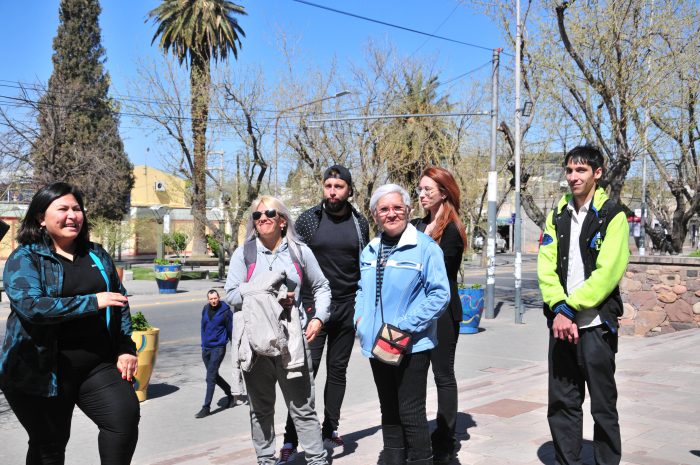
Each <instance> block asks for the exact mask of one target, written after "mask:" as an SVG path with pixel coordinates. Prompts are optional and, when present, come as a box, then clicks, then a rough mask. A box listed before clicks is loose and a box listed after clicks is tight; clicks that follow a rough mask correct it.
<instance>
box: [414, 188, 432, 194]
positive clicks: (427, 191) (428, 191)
mask: <svg viewBox="0 0 700 465" xmlns="http://www.w3.org/2000/svg"><path fill="white" fill-rule="evenodd" d="M434 190H435V188H434V187H416V189H415V192H416V195H420V193H421V192H425V195H430V194H431V193H432V192H433V191H434Z"/></svg>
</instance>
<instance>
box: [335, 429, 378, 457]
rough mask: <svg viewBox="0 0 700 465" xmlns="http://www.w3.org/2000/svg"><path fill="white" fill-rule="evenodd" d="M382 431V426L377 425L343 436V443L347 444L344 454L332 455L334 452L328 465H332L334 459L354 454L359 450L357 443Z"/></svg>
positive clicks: (343, 450)
mask: <svg viewBox="0 0 700 465" xmlns="http://www.w3.org/2000/svg"><path fill="white" fill-rule="evenodd" d="M381 429H382V427H381V425H377V426H372V427H371V428H365V429H363V430H360V431H353V432H352V433H347V434H343V441H344V442H345V446H344V447H343V449H342V452H340V453H339V454H332V452H331V453H329V454H328V463H329V464H332V463H333V459H337V458H340V457H345V456H346V455H350V454H352V453H353V452H355V451H356V450H357V441H359V440H360V439H363V438H366V437H367V436H372V435H374V434H375V433H376V432H377V431H379V430H381ZM331 455H333V457H331Z"/></svg>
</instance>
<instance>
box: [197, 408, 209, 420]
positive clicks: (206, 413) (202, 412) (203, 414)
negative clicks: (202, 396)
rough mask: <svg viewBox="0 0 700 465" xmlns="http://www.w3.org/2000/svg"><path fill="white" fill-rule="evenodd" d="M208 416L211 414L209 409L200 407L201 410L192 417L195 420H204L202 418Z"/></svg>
mask: <svg viewBox="0 0 700 465" xmlns="http://www.w3.org/2000/svg"><path fill="white" fill-rule="evenodd" d="M210 414H211V412H210V411H209V407H202V410H200V411H199V412H197V413H196V414H195V416H194V417H195V418H204V417H208V416H209V415H210Z"/></svg>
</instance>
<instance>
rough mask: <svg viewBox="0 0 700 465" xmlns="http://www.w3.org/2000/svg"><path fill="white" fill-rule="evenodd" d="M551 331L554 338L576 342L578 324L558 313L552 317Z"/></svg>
mask: <svg viewBox="0 0 700 465" xmlns="http://www.w3.org/2000/svg"><path fill="white" fill-rule="evenodd" d="M552 332H553V334H554V337H555V338H556V339H561V340H562V341H569V342H573V343H574V344H578V326H576V323H574V322H573V321H571V320H570V319H568V318H567V317H565V316H564V315H561V314H559V315H557V316H555V317H554V322H553V323H552Z"/></svg>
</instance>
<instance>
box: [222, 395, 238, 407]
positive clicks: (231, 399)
mask: <svg viewBox="0 0 700 465" xmlns="http://www.w3.org/2000/svg"><path fill="white" fill-rule="evenodd" d="M235 405H236V398H235V397H234V395H233V394H229V395H227V396H226V406H225V407H224V408H231V407H233V406H235Z"/></svg>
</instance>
